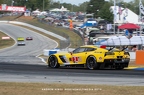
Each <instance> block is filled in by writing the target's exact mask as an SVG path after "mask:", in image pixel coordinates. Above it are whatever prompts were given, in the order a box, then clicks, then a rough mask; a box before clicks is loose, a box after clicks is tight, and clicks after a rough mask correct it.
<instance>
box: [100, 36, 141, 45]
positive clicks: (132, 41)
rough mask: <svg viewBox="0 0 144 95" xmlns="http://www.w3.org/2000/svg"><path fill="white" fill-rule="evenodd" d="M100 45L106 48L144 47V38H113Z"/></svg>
mask: <svg viewBox="0 0 144 95" xmlns="http://www.w3.org/2000/svg"><path fill="white" fill-rule="evenodd" d="M100 44H101V45H107V46H120V45H144V36H133V37H132V38H130V39H128V38H127V37H126V36H113V37H111V38H109V39H108V40H106V41H103V42H101V43H100Z"/></svg>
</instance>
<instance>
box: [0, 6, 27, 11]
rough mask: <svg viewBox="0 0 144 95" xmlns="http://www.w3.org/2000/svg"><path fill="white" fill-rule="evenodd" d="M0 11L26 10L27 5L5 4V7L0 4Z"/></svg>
mask: <svg viewBox="0 0 144 95" xmlns="http://www.w3.org/2000/svg"><path fill="white" fill-rule="evenodd" d="M0 11H11V12H25V11H26V7H19V6H5V8H3V7H2V6H0Z"/></svg>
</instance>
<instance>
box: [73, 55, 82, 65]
mask: <svg viewBox="0 0 144 95" xmlns="http://www.w3.org/2000/svg"><path fill="white" fill-rule="evenodd" d="M72 61H73V62H74V63H77V62H80V61H82V60H81V57H75V56H74V57H72Z"/></svg>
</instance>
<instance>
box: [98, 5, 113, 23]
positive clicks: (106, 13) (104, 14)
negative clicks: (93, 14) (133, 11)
mask: <svg viewBox="0 0 144 95" xmlns="http://www.w3.org/2000/svg"><path fill="white" fill-rule="evenodd" d="M110 6H111V4H110V3H109V2H106V3H105V4H104V5H103V7H102V8H101V10H100V11H99V13H98V15H99V16H100V17H101V18H102V19H105V20H107V21H108V22H113V17H114V16H113V13H112V12H111V11H110Z"/></svg>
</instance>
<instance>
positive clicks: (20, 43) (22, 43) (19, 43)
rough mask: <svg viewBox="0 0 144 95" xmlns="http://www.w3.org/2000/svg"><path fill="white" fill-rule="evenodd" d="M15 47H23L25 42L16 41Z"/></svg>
mask: <svg viewBox="0 0 144 95" xmlns="http://www.w3.org/2000/svg"><path fill="white" fill-rule="evenodd" d="M17 46H25V42H24V41H18V42H17Z"/></svg>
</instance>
